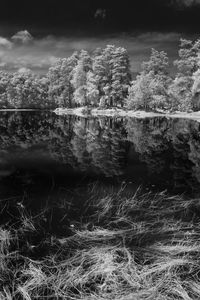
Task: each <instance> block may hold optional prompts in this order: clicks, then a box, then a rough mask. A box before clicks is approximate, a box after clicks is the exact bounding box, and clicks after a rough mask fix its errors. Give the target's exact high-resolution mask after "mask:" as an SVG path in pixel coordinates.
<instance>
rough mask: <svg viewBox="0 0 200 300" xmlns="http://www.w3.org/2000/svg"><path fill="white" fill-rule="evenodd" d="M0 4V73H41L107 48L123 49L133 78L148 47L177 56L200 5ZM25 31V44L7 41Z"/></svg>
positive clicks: (184, 0)
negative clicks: (76, 53)
mask: <svg viewBox="0 0 200 300" xmlns="http://www.w3.org/2000/svg"><path fill="white" fill-rule="evenodd" d="M118 2H119V1H114V0H73V1H67V0H26V1H25V0H18V1H17V0H16V1H13V0H1V4H0V69H4V70H8V71H14V70H18V69H20V68H23V67H26V68H30V69H32V70H33V71H35V72H37V73H44V72H46V71H47V69H48V68H49V66H50V65H51V64H52V63H53V62H55V61H56V60H57V59H58V58H59V57H67V56H69V55H71V54H72V52H73V51H75V50H80V49H86V50H88V51H92V50H94V49H95V48H96V47H104V46H106V45H107V44H115V45H119V46H123V47H126V48H127V49H128V52H129V55H130V58H131V68H132V71H133V72H134V73H136V72H138V71H139V70H140V64H141V62H142V61H144V60H146V59H148V57H149V54H150V51H151V48H152V47H154V48H156V49H158V50H165V51H166V52H168V54H169V57H170V61H172V60H173V59H175V58H176V57H177V52H178V44H179V39H180V37H185V38H192V39H193V38H197V37H198V35H199V34H200V18H199V17H200V0H123V1H121V3H118ZM25 29H27V30H28V31H29V32H30V33H31V34H32V35H33V37H34V39H33V41H32V42H31V43H16V42H15V41H14V40H12V38H11V37H12V36H13V35H14V34H15V33H16V32H18V31H20V30H25Z"/></svg>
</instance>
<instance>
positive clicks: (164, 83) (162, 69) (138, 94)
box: [127, 49, 171, 110]
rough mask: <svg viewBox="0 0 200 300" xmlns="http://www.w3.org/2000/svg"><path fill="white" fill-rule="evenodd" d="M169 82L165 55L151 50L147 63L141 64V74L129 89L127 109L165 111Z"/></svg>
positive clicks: (167, 101) (167, 102)
mask: <svg viewBox="0 0 200 300" xmlns="http://www.w3.org/2000/svg"><path fill="white" fill-rule="evenodd" d="M170 82H171V79H170V77H169V75H168V58H167V54H166V53H165V52H163V51H161V52H158V51H156V50H155V49H152V52H151V56H150V59H149V61H148V62H144V63H143V65H142V72H141V73H140V75H138V76H137V78H136V80H134V81H133V82H132V85H131V87H130V88H129V95H128V98H127V107H128V108H129V109H134V110H137V109H145V110H157V109H167V108H168V107H169V96H168V87H169V84H170Z"/></svg>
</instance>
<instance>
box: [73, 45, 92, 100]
mask: <svg viewBox="0 0 200 300" xmlns="http://www.w3.org/2000/svg"><path fill="white" fill-rule="evenodd" d="M91 69H92V60H91V57H90V56H89V54H88V52H87V51H81V52H80V55H79V60H78V64H77V66H76V67H75V68H74V70H73V77H72V80H71V83H72V85H73V87H74V90H75V92H74V102H75V103H76V104H78V105H88V104H89V102H88V98H87V78H88V75H87V74H88V72H90V71H91Z"/></svg>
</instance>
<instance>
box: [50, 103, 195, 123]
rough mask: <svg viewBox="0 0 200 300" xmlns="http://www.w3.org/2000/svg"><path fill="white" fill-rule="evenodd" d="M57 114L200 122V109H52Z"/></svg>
mask: <svg viewBox="0 0 200 300" xmlns="http://www.w3.org/2000/svg"><path fill="white" fill-rule="evenodd" d="M54 112H55V113H56V114H57V115H76V116H80V117H88V116H107V117H129V118H139V119H143V118H153V117H167V118H183V119H191V120H195V121H199V122H200V111H198V112H191V113H187V112H174V113H167V112H166V113H165V112H145V111H131V110H123V109H96V108H94V109H92V110H90V112H89V113H87V111H86V109H85V108H83V107H80V108H74V109H62V108H57V109H56V110H55V111H54Z"/></svg>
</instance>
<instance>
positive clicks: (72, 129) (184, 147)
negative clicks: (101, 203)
mask: <svg viewBox="0 0 200 300" xmlns="http://www.w3.org/2000/svg"><path fill="white" fill-rule="evenodd" d="M199 129H200V125H199V123H198V122H195V121H191V120H184V119H167V118H152V119H121V118H108V117H103V118H90V119H86V118H80V117H74V116H56V115H55V114H53V113H49V112H15V113H13V112H2V113H1V114H0V176H1V178H2V180H3V178H4V179H5V178H6V180H7V181H8V182H10V180H11V178H12V181H13V180H16V178H17V182H18V184H22V183H23V186H25V185H27V186H28V185H33V184H34V180H35V181H37V178H41V176H43V178H46V177H48V176H49V178H50V181H51V180H52V181H54V180H55V178H57V177H59V176H61V177H62V178H65V179H66V178H68V179H69V178H71V181H74V182H75V181H76V179H77V177H76V176H80V178H82V177H84V176H85V178H86V179H85V180H86V181H87V180H89V178H90V180H91V179H93V180H96V179H97V178H98V179H99V180H103V179H105V180H107V179H106V178H111V179H112V180H113V182H115V183H117V184H119V183H121V182H123V181H126V182H127V183H133V184H134V185H138V184H143V185H145V186H148V187H149V188H151V187H154V186H155V188H156V189H158V190H163V189H168V190H169V191H173V192H175V191H177V192H181V193H182V192H190V193H193V194H198V192H199V183H200V130H199ZM41 174H42V175H41ZM73 176H75V177H73ZM59 180H60V177H59ZM40 182H41V181H40ZM65 183H66V184H67V183H68V181H67V182H66V181H65Z"/></svg>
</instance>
